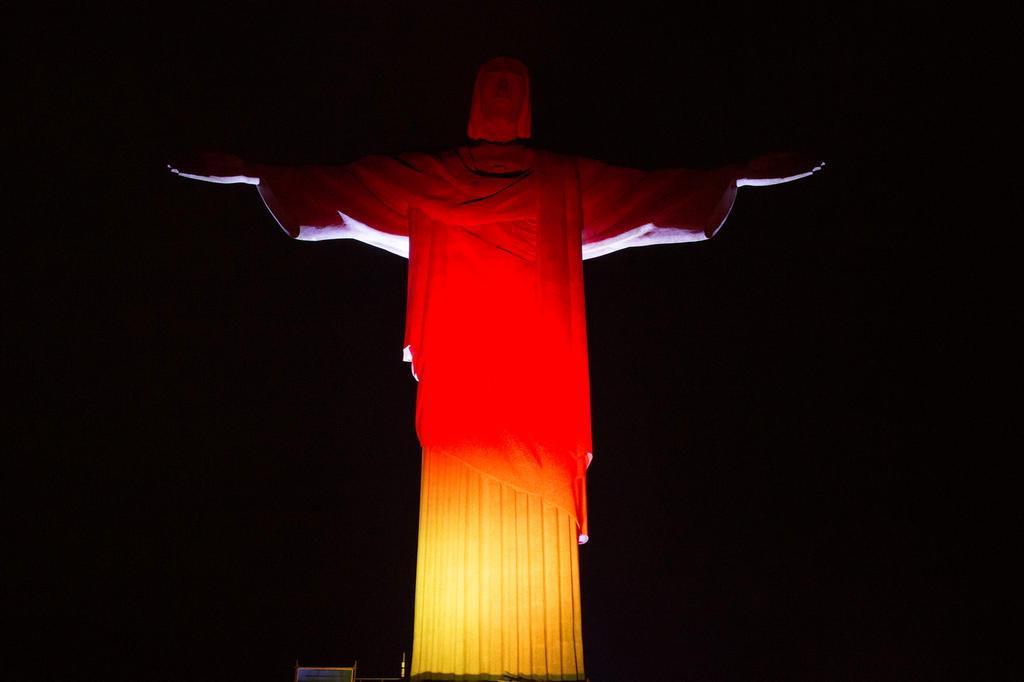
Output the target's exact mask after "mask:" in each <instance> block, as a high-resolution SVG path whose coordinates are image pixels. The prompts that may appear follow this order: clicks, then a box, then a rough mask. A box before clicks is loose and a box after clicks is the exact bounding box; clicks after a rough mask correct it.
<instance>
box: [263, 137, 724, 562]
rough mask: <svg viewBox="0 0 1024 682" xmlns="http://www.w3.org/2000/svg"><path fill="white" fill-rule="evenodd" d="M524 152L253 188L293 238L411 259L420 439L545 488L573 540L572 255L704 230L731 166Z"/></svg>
mask: <svg viewBox="0 0 1024 682" xmlns="http://www.w3.org/2000/svg"><path fill="white" fill-rule="evenodd" d="M523 151H524V159H525V161H524V163H523V167H522V168H519V169H517V170H516V171H515V172H511V173H504V174H493V173H487V172H484V171H482V170H480V169H479V168H478V167H477V166H476V165H475V164H474V161H473V157H472V149H471V148H470V147H460V148H457V149H454V150H451V151H447V152H443V153H439V154H426V153H409V154H401V155H397V156H369V157H365V158H363V159H360V160H358V161H355V162H353V163H351V164H348V165H344V166H338V167H317V166H307V167H301V166H299V167H280V168H278V167H268V168H264V169H261V174H260V178H261V180H260V184H259V191H260V194H261V196H262V197H263V199H264V202H265V203H266V205H267V207H268V208H269V209H270V211H271V212H272V213H273V214H274V216H275V217H276V218H277V220H278V222H279V223H280V225H281V227H282V228H283V229H284V230H285V231H286V232H287V233H288V234H289V235H290V236H291V237H294V238H297V239H300V240H309V241H318V240H322V239H356V240H359V241H363V242H365V243H368V244H371V245H373V246H377V247H379V248H383V249H385V250H388V251H391V252H392V253H396V254H399V255H402V256H406V257H408V259H409V269H408V298H407V310H406V331H405V349H404V357H405V360H407V361H410V362H411V364H412V371H413V374H414V376H416V378H417V379H418V380H419V386H418V390H417V401H416V433H417V436H418V438H419V440H420V443H421V445H422V446H423V448H424V451H425V452H426V451H428V450H430V451H435V452H445V453H448V454H451V455H452V456H454V457H456V458H458V459H460V460H461V461H462V462H463V463H465V464H466V465H468V466H469V467H471V468H473V469H474V470H476V471H478V472H481V473H483V474H484V475H486V476H489V477H492V478H494V479H496V480H498V481H501V482H503V483H505V484H508V485H510V486H513V487H514V488H516V489H518V490H523V491H526V492H528V493H531V494H536V495H539V496H541V497H542V498H543V499H544V500H545V501H547V502H550V503H551V504H553V505H555V506H556V507H558V508H560V509H562V510H563V511H565V512H567V513H568V514H570V515H571V516H572V517H573V518H574V519H575V523H576V526H577V532H578V535H579V541H580V542H581V543H582V542H586V540H587V538H588V536H589V528H588V523H587V504H586V485H585V473H586V468H587V466H588V465H589V463H590V460H591V458H592V452H593V447H592V442H591V428H590V402H589V382H588V373H587V342H586V324H585V317H584V298H583V268H582V261H583V259H585V258H591V257H596V256H600V255H604V254H607V253H611V252H613V251H617V250H620V249H623V248H628V247H633V246H643V245H650V244H664V243H676V242H690V241H700V240H703V239H707V238H709V237H711V236H712V235H713V234H714V233H715V232H716V231H717V230H718V229H719V227H720V226H721V225H722V223H723V222H724V221H725V219H726V217H727V216H728V213H729V211H730V210H731V207H732V203H733V201H734V199H735V195H736V184H735V177H734V176H733V174H732V173H731V172H730V171H729V169H719V170H709V171H690V170H685V169H668V170H655V171H642V170H636V169H630V168H622V167H616V166H611V165H608V164H605V163H602V162H599V161H594V160H591V159H586V158H583V157H576V156H566V155H559V154H554V153H549V152H544V151H540V150H533V149H524V150H523Z"/></svg>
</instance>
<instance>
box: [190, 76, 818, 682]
mask: <svg viewBox="0 0 1024 682" xmlns="http://www.w3.org/2000/svg"><path fill="white" fill-rule="evenodd" d="M530 125H531V115H530V88H529V76H528V73H527V70H526V67H525V66H524V65H523V64H522V62H520V61H518V60H515V59H511V58H505V57H499V58H495V59H492V60H490V61H488V62H486V63H485V64H484V65H483V66H481V67H480V69H479V71H478V73H477V78H476V84H475V88H474V91H473V100H472V106H471V112H470V120H469V127H468V134H469V138H470V140H471V142H470V144H467V145H463V146H460V147H457V148H455V149H452V150H450V151H446V152H443V153H439V154H427V153H407V154H400V155H397V156H369V157H365V158H362V159H359V160H357V161H355V162H353V163H350V164H347V165H343V166H337V167H322V166H309V167H274V166H266V165H258V164H249V163H245V162H243V161H242V160H240V159H238V158H236V157H232V156H225V155H207V156H204V157H202V158H201V159H200V160H199V161H198V162H196V163H193V164H184V165H177V166H174V167H171V170H172V172H174V173H177V174H179V175H181V176H182V177H188V178H193V179H198V180H206V181H210V182H221V183H248V184H252V185H255V186H256V187H257V189H258V190H259V193H260V196H261V197H262V198H263V200H264V202H265V203H266V205H267V207H268V208H269V209H270V211H271V213H272V214H273V215H274V216H275V217H276V219H277V221H278V222H279V223H280V225H281V227H282V228H283V229H284V231H285V232H286V233H287V234H288V235H289V236H291V237H293V238H296V239H302V240H309V241H317V240H321V239H356V240H359V241H362V242H364V243H366V244H369V245H371V246H375V247H378V248H381V249H385V250H387V251H390V252H392V253H395V254H398V255H401V256H403V257H407V258H408V259H409V271H408V272H409V274H408V301H407V310H406V325H405V347H404V359H405V360H406V361H408V362H409V363H410V365H411V370H412V374H413V376H414V377H415V378H416V379H417V380H418V381H419V385H418V388H417V400H416V433H417V436H418V437H419V440H420V444H421V445H422V448H423V473H422V487H421V495H420V530H419V546H418V557H417V572H416V603H415V622H414V641H413V657H412V675H413V678H414V679H423V680H428V679H452V680H454V679H459V680H467V679H473V680H497V679H502V678H503V676H513V677H516V678H523V679H534V680H582V679H584V672H583V646H582V630H581V626H580V593H579V564H578V550H577V543H579V544H582V543H585V542H586V541H587V539H588V537H589V528H588V524H587V499H586V485H585V476H586V470H587V466H588V465H589V463H590V460H591V458H592V451H593V448H592V445H591V436H590V402H589V381H588V371H587V347H586V325H585V319H584V299H583V260H584V259H586V258H594V257H597V256H602V255H605V254H608V253H612V252H614V251H618V250H620V249H625V248H630V247H635V246H646V245H653V244H670V243H679V242H692V241H700V240H704V239H708V238H710V237H711V236H713V235H714V234H715V233H716V232H717V231H718V229H719V228H720V227H721V226H722V224H723V222H724V221H725V219H726V217H727V216H728V215H729V211H730V209H731V208H732V205H733V202H734V200H735V197H736V192H737V188H738V187H742V186H749V185H771V184H777V183H782V182H788V181H790V180H795V179H797V178H802V177H805V176H808V175H811V174H812V173H813V172H815V171H817V170H819V169H820V168H821V167H822V165H823V164H820V163H818V164H815V163H811V162H810V160H809V159H806V158H803V157H800V156H798V155H792V154H783V155H774V156H769V157H762V158H760V159H757V160H755V161H753V162H751V163H749V164H742V165H734V166H726V167H723V168H719V169H715V170H709V171H691V170H684V169H670V170H655V171H643V170H636V169H629V168H620V167H615V166H611V165H608V164H605V163H602V162H599V161H594V160H591V159H586V158H582V157H572V156H564V155H558V154H553V153H549V152H545V151H542V150H538V149H534V148H531V147H529V146H528V145H527V144H526V143H525V142H526V140H528V138H529V137H530Z"/></svg>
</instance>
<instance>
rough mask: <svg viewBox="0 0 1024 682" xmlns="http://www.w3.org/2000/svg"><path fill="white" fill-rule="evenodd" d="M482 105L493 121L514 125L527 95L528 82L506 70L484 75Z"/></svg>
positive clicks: (481, 86) (484, 111)
mask: <svg viewBox="0 0 1024 682" xmlns="http://www.w3.org/2000/svg"><path fill="white" fill-rule="evenodd" d="M480 88H481V91H480V94H481V98H480V107H481V108H482V109H483V114H484V116H486V117H487V118H488V119H489V120H491V121H502V122H507V123H508V124H509V125H510V126H512V127H513V129H514V126H515V124H516V120H517V118H518V116H519V109H520V107H522V105H523V99H524V98H525V97H526V83H525V82H524V81H523V78H522V77H521V76H518V75H516V74H514V73H507V72H504V71H492V72H490V73H485V74H483V75H482V82H481V84H480Z"/></svg>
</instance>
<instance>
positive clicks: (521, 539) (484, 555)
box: [412, 448, 584, 680]
mask: <svg viewBox="0 0 1024 682" xmlns="http://www.w3.org/2000/svg"><path fill="white" fill-rule="evenodd" d="M463 454H464V453H463ZM419 535H420V539H419V554H418V558H417V566H416V610H415V623H414V632H413V640H414V646H413V658H412V672H413V679H417V678H418V679H474V680H484V679H491V680H497V679H503V676H504V675H511V676H512V677H516V678H525V679H531V680H577V679H583V678H584V674H583V631H582V629H581V626H580V591H579V562H578V554H577V553H578V548H577V545H576V520H575V518H574V517H573V514H572V513H571V512H570V511H569V510H565V509H560V508H559V507H557V506H555V505H553V504H551V503H550V502H548V501H547V500H545V499H544V498H542V497H541V496H539V495H534V494H530V493H527V492H525V491H523V490H519V489H516V488H515V487H513V486H511V485H509V484H507V483H504V482H502V481H499V480H497V479H495V478H493V477H491V476H488V475H486V474H483V473H481V472H479V471H477V470H475V469H473V468H472V467H470V466H467V465H466V464H465V463H464V462H463V461H462V459H461V458H458V457H456V456H454V455H452V454H450V453H446V452H444V451H440V450H432V449H429V448H427V449H425V450H424V452H423V483H422V488H421V493H420V533H419Z"/></svg>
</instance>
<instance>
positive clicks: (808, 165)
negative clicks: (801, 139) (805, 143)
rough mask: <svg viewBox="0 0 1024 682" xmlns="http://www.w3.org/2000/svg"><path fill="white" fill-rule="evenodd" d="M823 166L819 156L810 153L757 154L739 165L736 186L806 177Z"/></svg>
mask: <svg viewBox="0 0 1024 682" xmlns="http://www.w3.org/2000/svg"><path fill="white" fill-rule="evenodd" d="M824 167H825V162H824V161H822V160H821V157H818V156H813V155H811V154H803V153H794V152H783V153H780V154H767V155H765V156H759V157H757V158H756V159H754V160H753V161H750V162H749V163H747V164H745V165H744V166H741V167H740V169H739V173H738V174H739V177H738V178H737V179H736V186H737V187H744V186H747V187H758V186H765V185H778V184H781V183H783V182H790V181H791V180H798V179H800V178H806V177H807V176H808V175H813V174H814V173H817V172H818V171H820V170H821V169H822V168H824Z"/></svg>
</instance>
